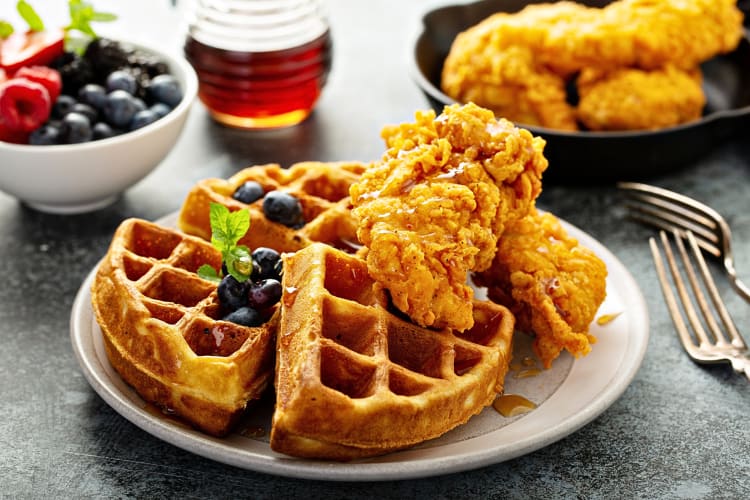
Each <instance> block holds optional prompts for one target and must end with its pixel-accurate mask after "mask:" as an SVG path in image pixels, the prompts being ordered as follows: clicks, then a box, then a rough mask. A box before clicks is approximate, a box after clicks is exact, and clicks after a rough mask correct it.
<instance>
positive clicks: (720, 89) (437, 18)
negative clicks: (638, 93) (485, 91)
mask: <svg viewBox="0 0 750 500" xmlns="http://www.w3.org/2000/svg"><path fill="white" fill-rule="evenodd" d="M541 1H542V0H535V1H533V0H532V1H524V0H482V1H479V2H475V3H469V4H463V5H451V6H446V7H441V8H438V9H436V10H432V11H429V12H427V13H426V14H425V16H424V18H423V20H422V24H423V27H422V32H421V33H419V34H418V37H417V39H416V43H415V46H414V52H413V57H414V59H413V61H412V74H413V76H414V79H415V80H416V82H417V84H418V85H419V87H420V88H421V89H422V91H423V92H424V94H425V96H426V97H427V99H428V100H429V102H430V105H431V106H432V107H433V108H434V109H435V110H436V112H438V113H439V112H440V111H442V109H443V106H444V105H446V104H453V103H454V102H455V101H454V100H453V99H451V98H450V97H448V96H447V95H445V94H444V93H443V92H442V91H441V90H440V73H441V71H442V68H443V61H444V59H445V57H446V55H447V54H448V52H449V50H450V47H451V44H452V43H453V39H454V38H455V37H456V35H457V34H458V33H460V32H461V31H463V30H465V29H467V28H468V27H470V26H473V25H475V24H477V23H478V22H479V21H481V20H483V19H484V18H486V17H488V16H489V15H490V14H492V13H494V12H500V11H505V12H516V11H518V10H520V9H522V8H523V7H524V6H526V5H527V4H529V3H541ZM580 3H582V4H585V5H589V6H596V7H601V6H603V5H606V4H607V3H610V2H608V1H595V0H588V1H580ZM702 69H703V77H704V84H703V88H704V91H705V93H706V101H707V104H706V107H705V109H704V111H703V117H702V119H700V120H698V121H695V122H692V123H687V124H684V125H680V126H676V127H670V128H667V129H663V130H658V131H635V132H585V131H583V132H566V131H559V130H553V129H549V128H544V127H536V126H527V125H524V124H521V123H519V124H518V125H519V126H522V127H524V128H527V129H528V130H530V131H531V132H532V133H533V134H534V135H539V136H541V137H543V138H544V139H545V140H546V141H547V146H546V148H545V156H546V157H547V158H548V159H549V161H550V167H549V169H548V170H547V172H546V173H545V179H551V180H555V181H558V182H566V181H568V182H576V183H581V182H610V181H615V180H638V179H646V178H648V177H651V176H654V175H657V174H661V173H666V172H670V171H674V170H677V169H679V168H681V167H684V166H686V165H688V164H689V163H690V162H692V161H694V160H695V159H696V158H698V157H700V156H703V155H705V154H707V153H709V152H710V151H711V149H712V148H714V147H715V146H717V145H718V144H720V143H721V142H722V141H724V140H726V139H728V138H729V137H732V136H734V135H736V134H743V135H747V131H748V127H750V35H749V34H748V31H747V30H745V34H744V37H743V39H742V40H741V42H740V45H739V47H738V48H737V49H736V50H735V51H734V52H732V53H730V54H726V55H721V56H718V57H715V58H714V59H711V60H710V61H707V62H706V63H704V64H703V65H702Z"/></svg>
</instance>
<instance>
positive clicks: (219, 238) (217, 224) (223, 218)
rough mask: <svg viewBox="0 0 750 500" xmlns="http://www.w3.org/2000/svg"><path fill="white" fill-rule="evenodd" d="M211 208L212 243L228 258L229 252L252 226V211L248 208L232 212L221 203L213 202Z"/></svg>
mask: <svg viewBox="0 0 750 500" xmlns="http://www.w3.org/2000/svg"><path fill="white" fill-rule="evenodd" d="M210 210H211V211H210V213H209V220H210V221H211V244H213V246H215V247H216V248H218V249H219V250H220V251H221V254H222V256H223V257H224V258H225V259H226V257H227V254H228V253H229V252H230V251H231V250H232V248H234V247H235V246H236V245H237V242H238V241H239V240H240V238H242V237H243V236H245V233H247V230H248V229H249V228H250V212H248V211H247V210H237V211H235V212H230V211H229V209H228V208H227V207H225V206H224V205H222V204H220V203H211V209H210Z"/></svg>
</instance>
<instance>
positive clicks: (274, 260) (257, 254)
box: [250, 247, 281, 281]
mask: <svg viewBox="0 0 750 500" xmlns="http://www.w3.org/2000/svg"><path fill="white" fill-rule="evenodd" d="M250 256H251V257H252V259H253V262H254V263H255V264H257V265H258V267H257V268H255V269H253V274H252V279H253V280H254V281H261V280H265V279H274V280H278V281H281V274H280V273H279V268H278V267H277V266H278V264H279V263H280V262H281V255H279V252H277V251H276V250H274V249H273V248H267V247H258V248H256V249H255V250H253V253H252V254H251V255H250Z"/></svg>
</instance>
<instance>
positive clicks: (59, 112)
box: [52, 94, 76, 120]
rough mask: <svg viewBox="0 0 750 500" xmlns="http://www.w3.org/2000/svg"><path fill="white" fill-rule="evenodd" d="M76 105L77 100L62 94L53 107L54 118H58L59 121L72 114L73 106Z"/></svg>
mask: <svg viewBox="0 0 750 500" xmlns="http://www.w3.org/2000/svg"><path fill="white" fill-rule="evenodd" d="M75 105H76V100H75V99H74V98H73V97H71V96H69V95H65V94H61V95H60V96H59V97H58V98H57V100H55V103H54V104H53V105H52V118H57V119H58V120H59V119H60V118H62V117H63V116H65V115H67V114H68V113H70V111H71V110H72V109H73V106H75Z"/></svg>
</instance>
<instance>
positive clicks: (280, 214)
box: [263, 191, 305, 228]
mask: <svg viewBox="0 0 750 500" xmlns="http://www.w3.org/2000/svg"><path fill="white" fill-rule="evenodd" d="M263 213H264V214H265V215H266V217H267V218H268V220H271V221H274V222H278V223H279V224H284V225H285V226H289V227H295V228H296V227H302V226H303V225H304V224H305V220H304V219H303V217H302V205H301V204H300V202H299V200H298V199H297V198H295V197H294V196H292V195H290V194H289V193H285V192H283V191H271V192H270V193H268V194H266V196H265V198H263Z"/></svg>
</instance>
